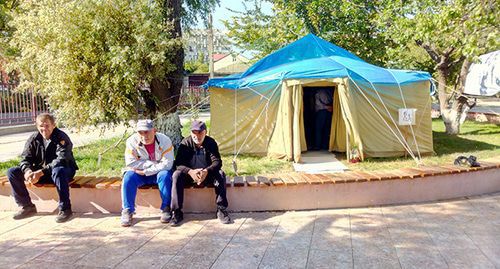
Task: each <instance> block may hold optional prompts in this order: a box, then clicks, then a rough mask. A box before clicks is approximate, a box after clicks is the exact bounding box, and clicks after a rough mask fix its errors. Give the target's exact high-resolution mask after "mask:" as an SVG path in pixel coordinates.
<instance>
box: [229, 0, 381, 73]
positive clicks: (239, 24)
mask: <svg viewBox="0 0 500 269" xmlns="http://www.w3.org/2000/svg"><path fill="white" fill-rule="evenodd" d="M270 2H272V3H273V14H272V15H266V14H264V13H263V12H262V10H261V7H260V5H261V2H260V1H255V3H254V6H253V7H251V8H246V11H245V12H243V13H240V14H239V15H237V16H235V17H232V18H231V19H230V20H227V21H225V25H226V27H227V28H228V29H229V36H230V37H232V38H233V40H234V41H235V43H236V44H237V45H238V46H240V47H242V48H243V49H246V50H255V51H257V52H259V54H258V55H257V57H259V58H260V57H262V56H264V55H267V54H269V53H271V52H273V51H274V50H277V49H279V48H280V47H283V46H284V45H286V44H288V43H290V42H291V41H294V40H296V39H298V38H300V37H302V36H304V35H305V34H307V33H308V32H311V33H314V34H316V35H318V36H320V37H322V38H324V39H326V40H328V41H330V42H333V43H335V44H337V45H338V46H340V47H343V48H345V49H348V50H350V51H351V52H353V53H354V54H356V55H358V56H359V57H361V58H363V59H365V60H367V61H368V62H371V63H374V64H381V63H384V62H385V59H386V53H385V48H386V46H387V45H388V41H387V40H386V39H384V38H383V37H381V36H379V34H378V29H377V28H376V26H374V24H373V23H372V20H373V18H374V17H375V14H376V2H374V1H367V0H355V1H341V0H334V1H332V0H312V1H309V0H308V1H306V0H271V1H270Z"/></svg>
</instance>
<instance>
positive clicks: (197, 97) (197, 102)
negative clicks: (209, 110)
mask: <svg viewBox="0 0 500 269" xmlns="http://www.w3.org/2000/svg"><path fill="white" fill-rule="evenodd" d="M207 96H208V91H207V90H205V89H203V88H202V87H200V86H189V87H184V88H182V90H181V95H180V98H179V109H181V110H185V109H190V108H192V107H194V106H197V107H198V108H206V107H208V105H209V100H208V98H207Z"/></svg>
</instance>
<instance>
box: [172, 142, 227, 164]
mask: <svg viewBox="0 0 500 269" xmlns="http://www.w3.org/2000/svg"><path fill="white" fill-rule="evenodd" d="M201 146H202V147H203V148H205V157H206V160H207V164H208V167H206V169H207V170H208V172H216V171H219V170H220V169H221V168H222V160H221V158H220V153H219V147H218V146H217V142H215V140H214V139H213V138H211V137H209V136H208V135H207V136H205V139H204V140H203V143H202V144H201ZM195 149H196V144H195V143H194V142H193V138H191V136H188V137H186V138H184V139H183V140H182V141H181V144H180V145H179V150H177V156H175V162H174V164H175V166H176V167H177V170H180V171H182V172H183V173H187V172H189V170H190V169H191V167H189V166H190V163H191V159H192V158H193V155H194V153H195Z"/></svg>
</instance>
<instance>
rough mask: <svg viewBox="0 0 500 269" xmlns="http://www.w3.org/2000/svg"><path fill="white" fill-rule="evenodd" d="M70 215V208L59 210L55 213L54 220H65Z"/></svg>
mask: <svg viewBox="0 0 500 269" xmlns="http://www.w3.org/2000/svg"><path fill="white" fill-rule="evenodd" d="M71 216H73V211H71V209H66V210H59V214H57V217H56V222H57V223H61V222H66V221H68V220H69V219H70V218H71Z"/></svg>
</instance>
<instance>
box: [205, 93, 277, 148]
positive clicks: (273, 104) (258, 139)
mask: <svg viewBox="0 0 500 269" xmlns="http://www.w3.org/2000/svg"><path fill="white" fill-rule="evenodd" d="M257 90H258V89H257ZM259 94H262V96H265V97H266V98H269V99H270V101H269V102H268V100H267V99H266V98H264V97H261V96H260V95H259ZM259 94H257V93H256V92H254V91H252V90H249V89H244V90H229V89H221V88H210V114H211V115H210V120H211V128H210V130H209V132H210V136H212V137H214V138H215V139H216V140H217V142H218V143H219V151H220V152H221V153H225V154H229V153H234V152H235V151H238V150H240V148H241V152H244V153H250V154H258V155H265V154H267V147H268V143H269V139H270V137H271V134H272V132H273V128H274V124H275V122H276V115H277V111H278V102H279V96H280V90H279V88H272V87H271V89H268V90H265V91H259ZM235 97H236V110H235ZM266 106H267V108H266ZM235 118H236V125H235ZM235 126H237V130H236V140H235ZM245 139H246V141H245ZM242 145H243V146H242Z"/></svg>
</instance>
